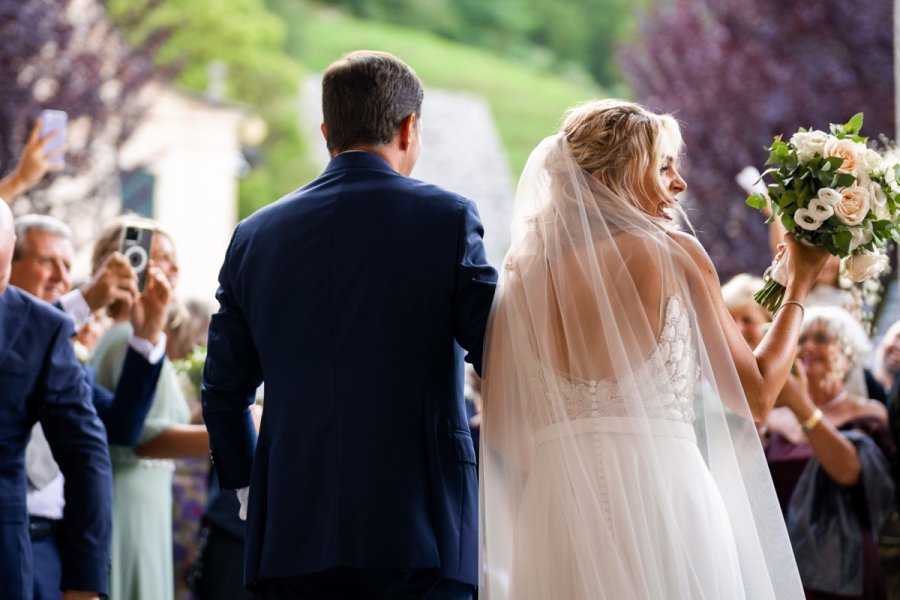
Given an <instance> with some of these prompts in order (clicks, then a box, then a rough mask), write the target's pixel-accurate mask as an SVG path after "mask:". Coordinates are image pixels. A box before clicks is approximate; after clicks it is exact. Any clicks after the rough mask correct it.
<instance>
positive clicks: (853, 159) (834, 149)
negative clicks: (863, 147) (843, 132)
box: [823, 137, 859, 175]
mask: <svg viewBox="0 0 900 600" xmlns="http://www.w3.org/2000/svg"><path fill="white" fill-rule="evenodd" d="M823 156H826V157H830V156H837V157H838V158H843V159H844V162H843V163H841V166H840V167H838V168H837V169H836V170H837V172H838V173H850V174H852V175H856V166H857V163H858V162H859V145H858V144H857V143H856V142H854V141H853V140H848V139H843V140H839V139H838V138H836V137H829V138H828V141H827V142H825V154H824V155H823Z"/></svg>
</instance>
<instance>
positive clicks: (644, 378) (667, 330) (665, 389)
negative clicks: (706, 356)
mask: <svg viewBox="0 0 900 600" xmlns="http://www.w3.org/2000/svg"><path fill="white" fill-rule="evenodd" d="M657 343H658V348H657V350H656V351H655V352H654V353H653V355H652V356H651V357H650V358H649V359H648V360H647V362H645V363H644V364H643V365H642V366H641V367H640V368H638V369H637V370H636V371H635V373H634V378H633V379H632V380H631V381H630V382H629V387H632V386H633V387H634V388H635V389H636V390H637V393H639V394H640V395H641V398H642V401H643V404H644V411H645V412H646V416H647V417H649V418H651V419H665V420H669V421H680V422H684V423H688V424H691V423H693V422H694V391H695V387H696V383H697V381H698V380H699V378H700V366H699V364H698V361H697V351H696V347H695V343H696V342H695V339H694V334H693V332H692V331H691V329H690V317H689V315H688V312H687V309H686V308H685V306H684V302H683V301H682V300H681V298H679V297H678V296H671V297H670V298H669V300H668V302H667V304H666V313H665V319H664V323H663V327H662V329H661V330H660V332H659V336H658V337H657ZM534 377H536V379H538V381H537V382H536V383H538V384H539V385H540V386H541V389H543V390H544V392H545V396H546V395H548V394H550V393H551V387H550V385H549V384H548V381H547V378H550V379H552V381H553V387H552V390H553V393H554V395H556V394H560V395H561V396H562V406H554V405H555V404H556V403H552V404H551V403H541V404H542V405H543V406H541V407H536V408H537V409H538V410H537V413H538V414H536V415H535V421H536V425H538V426H539V427H540V426H544V425H550V424H553V423H558V422H561V421H564V420H574V419H587V418H596V417H629V416H637V415H634V414H633V410H629V408H628V406H627V404H626V402H625V399H624V397H623V394H622V389H621V387H622V386H621V384H620V383H619V382H617V381H616V380H613V379H604V380H599V381H598V380H593V379H591V380H588V381H579V382H574V381H571V380H570V379H568V378H567V377H564V376H562V375H559V374H558V373H555V372H553V371H551V370H550V369H546V368H540V369H535V370H534ZM560 411H565V412H564V414H555V413H558V412H560ZM541 413H543V414H541Z"/></svg>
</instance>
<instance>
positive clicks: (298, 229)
mask: <svg viewBox="0 0 900 600" xmlns="http://www.w3.org/2000/svg"><path fill="white" fill-rule="evenodd" d="M422 98H423V89H422V85H421V82H420V81H419V79H418V77H417V76H416V75H415V73H414V72H413V71H412V70H411V69H410V68H409V67H408V66H407V65H406V64H404V63H403V62H402V61H401V60H400V59H398V58H396V57H394V56H391V55H389V54H385V53H378V52H354V53H351V54H349V55H348V56H346V57H345V58H344V59H343V60H340V61H338V62H337V63H335V64H333V65H332V66H331V67H329V69H328V70H327V72H326V73H325V76H324V80H323V107H324V115H325V123H324V125H323V133H324V135H325V139H326V142H327V144H328V148H329V150H330V152H331V155H332V159H331V162H330V163H329V165H328V167H327V168H326V169H325V171H324V172H323V173H322V174H321V175H320V176H319V177H318V178H317V179H316V180H315V181H313V182H312V183H310V184H309V185H307V186H305V187H303V188H301V189H299V190H297V191H296V192H293V193H292V194H289V195H288V196H286V197H285V198H282V199H281V200H279V201H278V202H275V203H274V204H272V205H270V206H267V207H266V208H264V209H262V210H260V211H259V212H257V213H256V214H254V215H253V216H251V217H250V218H248V219H246V220H245V221H243V222H242V223H240V224H239V225H238V227H237V228H236V230H235V232H234V236H233V238H232V240H231V244H230V246H229V248H228V250H227V253H226V256H225V262H224V265H223V266H222V270H221V273H220V275H219V283H220V287H219V291H218V294H217V297H218V299H219V303H220V310H219V312H218V313H217V314H216V315H215V316H214V317H213V320H212V324H211V327H210V336H209V350H208V358H207V362H206V369H205V373H204V389H203V413H204V418H205V420H206V424H207V427H208V428H209V432H210V442H211V446H212V452H213V459H214V462H215V465H216V467H217V469H218V473H219V476H220V481H221V483H222V485H223V486H224V487H226V488H244V487H245V486H248V485H249V516H248V528H247V550H246V552H247V556H246V574H245V577H246V581H247V583H248V584H250V585H251V586H253V587H255V588H257V589H258V590H259V591H260V594H261V597H262V598H367V599H377V598H428V599H435V600H437V599H445V598H446V599H450V598H452V599H466V598H471V597H472V594H473V591H474V586H475V585H476V584H477V581H478V501H477V500H478V494H477V473H476V466H475V451H474V449H473V446H472V438H471V436H470V433H469V426H468V423H467V420H466V411H465V404H464V400H463V379H462V374H463V362H462V356H463V352H464V351H465V352H467V355H466V360H468V361H469V362H472V363H473V364H474V365H475V366H476V368H478V367H480V362H481V349H482V344H483V338H484V331H485V325H486V322H487V317H488V312H489V310H490V305H491V300H492V298H493V293H494V288H495V282H496V271H494V269H493V268H492V267H491V266H490V265H489V264H488V263H487V260H486V258H485V252H484V246H483V242H482V227H481V223H480V221H479V217H478V213H477V211H476V209H475V205H474V204H473V203H472V202H471V201H469V200H467V199H466V198H463V197H461V196H459V195H457V194H454V193H452V192H449V191H446V190H443V189H440V188H438V187H436V186H433V185H429V184H427V183H424V182H421V181H417V180H415V179H411V178H410V177H409V175H410V172H411V171H412V169H413V166H414V165H415V163H416V160H417V158H418V155H419V147H420V126H419V116H420V113H421V106H422ZM263 377H265V386H266V401H265V411H264V412H263V417H262V427H261V430H260V434H259V442H258V444H257V443H256V442H257V440H256V434H255V431H254V428H253V423H252V421H251V418H250V412H249V411H248V405H249V404H251V403H252V402H253V393H254V390H256V388H257V386H258V385H259V383H260V381H261V380H262V379H263ZM245 493H246V492H241V495H244V494H245Z"/></svg>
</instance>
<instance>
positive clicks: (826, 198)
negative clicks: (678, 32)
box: [816, 187, 841, 207]
mask: <svg viewBox="0 0 900 600" xmlns="http://www.w3.org/2000/svg"><path fill="white" fill-rule="evenodd" d="M816 198H818V200H819V201H820V202H821V203H822V204H826V205H828V206H831V207H834V206H837V203H838V202H840V201H841V193H840V192H839V191H837V190H833V189H831V188H828V187H825V188H822V189H820V190H819V191H818V193H817V194H816Z"/></svg>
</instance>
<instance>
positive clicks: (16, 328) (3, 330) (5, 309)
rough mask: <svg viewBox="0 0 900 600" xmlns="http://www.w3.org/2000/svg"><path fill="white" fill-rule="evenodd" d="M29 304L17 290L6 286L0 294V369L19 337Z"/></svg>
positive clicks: (29, 307) (26, 317) (25, 320)
mask: <svg viewBox="0 0 900 600" xmlns="http://www.w3.org/2000/svg"><path fill="white" fill-rule="evenodd" d="M30 312H31V304H30V303H29V302H26V301H25V295H24V293H23V292H21V291H20V290H19V289H18V288H15V287H13V286H8V287H7V288H6V291H5V292H3V293H2V294H0V367H2V366H3V362H4V361H5V360H6V356H7V355H8V354H9V351H10V349H11V348H12V345H13V342H14V341H15V340H16V338H18V337H19V334H20V333H21V331H22V328H23V327H24V326H25V323H26V322H27V320H28V315H29V313H30Z"/></svg>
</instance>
